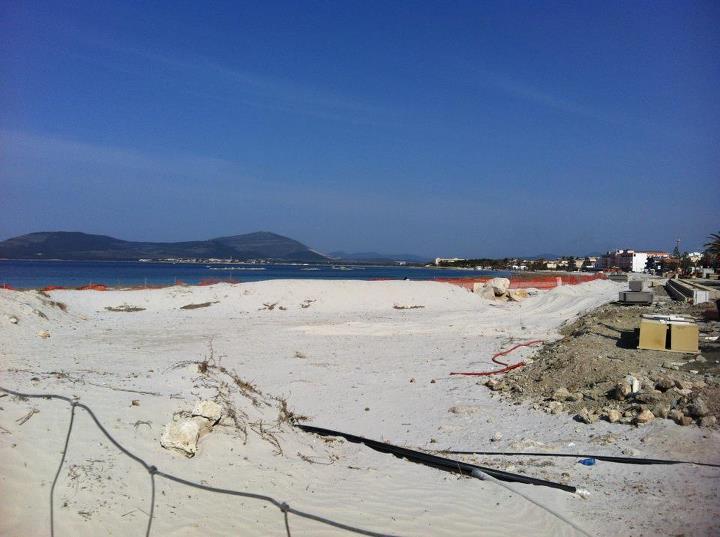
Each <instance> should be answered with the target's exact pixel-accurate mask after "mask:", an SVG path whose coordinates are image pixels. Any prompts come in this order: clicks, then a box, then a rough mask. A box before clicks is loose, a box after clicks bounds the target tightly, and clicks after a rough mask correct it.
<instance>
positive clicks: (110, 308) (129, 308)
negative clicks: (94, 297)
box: [105, 304, 145, 313]
mask: <svg viewBox="0 0 720 537" xmlns="http://www.w3.org/2000/svg"><path fill="white" fill-rule="evenodd" d="M105 309H106V310H107V311H120V312H126V313H132V312H135V311H145V308H142V307H140V306H130V305H129V304H122V305H120V306H107V307H106V308H105Z"/></svg>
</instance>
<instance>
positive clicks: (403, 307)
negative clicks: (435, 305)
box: [393, 304, 425, 310]
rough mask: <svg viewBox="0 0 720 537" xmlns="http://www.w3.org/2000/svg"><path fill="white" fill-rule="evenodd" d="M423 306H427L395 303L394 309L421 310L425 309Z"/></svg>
mask: <svg viewBox="0 0 720 537" xmlns="http://www.w3.org/2000/svg"><path fill="white" fill-rule="evenodd" d="M423 308H425V306H415V305H412V306H401V305H400V304H395V305H393V309H396V310H420V309H423Z"/></svg>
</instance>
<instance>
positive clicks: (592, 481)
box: [0, 280, 720, 536]
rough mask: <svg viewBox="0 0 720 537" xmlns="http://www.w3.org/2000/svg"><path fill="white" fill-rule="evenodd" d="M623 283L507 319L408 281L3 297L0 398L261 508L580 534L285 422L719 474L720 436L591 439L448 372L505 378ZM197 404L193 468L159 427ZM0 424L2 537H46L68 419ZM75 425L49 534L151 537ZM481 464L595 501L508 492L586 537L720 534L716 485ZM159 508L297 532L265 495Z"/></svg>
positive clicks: (139, 494) (159, 528)
mask: <svg viewBox="0 0 720 537" xmlns="http://www.w3.org/2000/svg"><path fill="white" fill-rule="evenodd" d="M621 288H623V286H622V285H621V284H617V283H613V282H610V281H603V280H600V281H595V282H591V283H585V284H581V285H575V286H563V287H558V288H555V289H552V290H550V291H543V292H540V293H538V294H537V295H535V296H531V297H529V298H527V299H526V300H524V301H522V302H507V303H495V302H490V301H487V300H484V299H482V298H481V297H479V296H477V295H475V294H473V293H471V292H468V291H467V290H466V289H463V288H461V287H458V286H454V285H450V284H447V283H438V282H414V281H378V282H368V281H320V280H315V281H311V280H274V281H266V282H256V283H243V284H235V285H230V284H217V285H211V286H204V287H169V288H165V289H155V290H129V291H123V290H114V291H103V292H97V291H66V290H59V291H52V292H49V293H47V294H46V295H42V294H40V293H38V292H35V291H25V292H19V291H0V367H1V370H2V376H1V378H2V381H1V382H0V385H2V386H3V387H6V388H9V389H13V390H17V391H21V392H31V393H56V394H62V395H65V396H68V397H77V398H79V400H80V401H81V402H82V403H84V404H86V405H88V406H89V407H91V408H92V409H93V410H94V412H95V413H96V415H97V416H98V418H99V419H100V421H101V422H102V423H103V424H104V425H105V426H106V427H107V428H108V430H109V432H110V433H111V434H112V435H114V436H115V437H116V438H117V440H118V442H120V443H121V444H122V445H123V446H125V447H127V448H128V449H130V450H131V451H133V452H134V453H136V454H137V455H138V456H140V457H142V458H143V459H145V460H147V461H150V462H151V463H152V464H154V465H156V466H157V467H158V468H159V469H160V470H161V471H164V472H168V473H172V474H174V475H177V476H181V477H184V478H186V479H189V480H193V481H197V482H202V483H204V484H207V485H210V486H213V487H221V488H232V489H237V490H245V491H251V492H255V493H258V494H266V495H269V496H272V497H273V498H277V499H278V500H280V501H284V502H287V503H288V504H289V505H291V506H292V507H294V508H297V509H300V510H303V511H306V512H310V513H314V514H316V515H319V516H323V517H327V518H331V519H333V520H335V521H338V522H341V523H344V524H350V525H353V526H357V527H361V528H364V529H366V530H370V531H375V532H382V533H388V534H393V535H428V536H429V535H479V534H482V535H490V536H493V535H578V534H579V533H578V532H577V531H576V530H574V529H573V528H572V527H570V526H569V525H567V524H566V523H564V522H562V521H561V520H559V519H558V518H556V517H554V516H553V515H551V514H549V513H548V512H546V511H544V510H542V509H541V508H539V507H537V506H535V505H533V504H532V503H530V502H528V501H527V500H526V499H524V498H522V497H520V496H518V495H515V494H513V493H512V492H510V491H508V490H506V489H504V488H502V487H499V486H498V485H497V484H495V483H492V482H488V481H480V480H478V479H473V478H468V477H461V476H457V475H454V474H450V473H446V472H442V471H439V470H436V469H433V468H429V467H426V466H422V465H418V464H414V463H412V462H408V461H406V460H401V459H398V458H395V457H393V456H391V455H388V454H381V453H378V452H376V451H373V450H371V449H370V448H368V447H366V446H364V445H360V444H353V443H348V442H345V441H342V440H338V439H329V438H323V437H319V436H316V435H313V434H308V433H305V432H303V431H300V430H298V429H297V428H295V427H293V426H292V422H293V421H294V420H295V418H296V417H300V416H302V417H306V418H307V421H304V423H308V424H310V425H315V426H318V427H325V428H329V429H335V430H338V431H343V432H347V433H352V434H355V435H360V436H365V437H368V438H372V439H376V440H384V441H386V442H390V443H392V444H396V445H400V446H405V447H409V448H413V449H419V450H427V451H436V450H443V449H455V450H498V451H501V450H508V451H510V450H512V451H535V452H566V453H567V452H578V453H598V454H609V455H632V456H644V457H656V458H668V459H675V458H679V459H685V460H697V461H703V462H714V463H717V462H720V455H718V452H717V447H716V446H717V445H718V441H720V434H719V433H718V432H717V430H716V429H704V428H700V427H696V426H692V427H680V426H678V425H676V424H674V423H672V422H671V421H669V420H656V421H654V422H652V423H650V424H648V425H645V426H641V427H630V426H623V425H620V424H610V423H607V422H603V421H598V422H596V423H593V424H590V425H586V424H579V423H577V422H575V421H573V420H572V416H569V415H566V414H561V415H551V414H548V413H545V412H542V411H540V410H534V409H533V408H532V407H531V406H530V405H527V404H513V403H512V402H511V401H509V400H506V399H503V398H500V397H497V396H495V395H493V394H492V392H490V391H489V390H487V389H486V388H485V387H484V386H481V385H479V384H478V382H479V381H478V379H477V378H474V377H456V376H450V375H449V373H450V372H452V371H465V370H488V369H493V368H494V367H497V366H495V365H494V364H492V363H491V362H490V357H491V355H492V354H493V353H496V352H498V351H500V350H502V349H506V348H508V347H510V346H512V345H515V344H517V343H521V342H524V341H530V340H535V339H542V340H544V341H547V342H550V341H553V340H555V339H557V338H558V337H559V334H558V329H559V328H560V327H561V326H562V325H563V324H564V323H567V322H569V321H572V320H573V319H575V318H577V316H578V315H580V314H583V313H585V312H587V311H590V310H592V309H593V308H596V307H598V306H600V305H602V304H605V303H607V302H609V301H612V300H615V299H616V298H617V293H618V290H619V289H621ZM533 352H535V349H533V348H529V347H528V348H521V349H518V350H517V351H515V352H514V353H513V354H511V355H510V356H509V357H508V358H509V361H511V362H516V361H518V360H521V359H523V358H527V357H529V356H531V355H532V354H533ZM200 364H205V367H204V368H203V367H199V365H200ZM201 400H213V401H216V402H218V403H219V404H220V405H221V407H223V414H224V417H223V418H222V419H221V420H220V422H219V423H218V424H217V425H215V427H214V428H213V429H212V431H211V432H210V433H209V434H207V435H206V436H204V437H202V438H201V439H200V441H199V443H198V450H197V453H196V454H195V456H194V457H192V458H188V457H185V456H183V455H182V454H179V453H177V452H175V451H172V450H168V449H165V448H163V447H162V446H161V445H160V437H161V435H162V433H163V427H164V426H165V425H166V424H167V423H169V422H172V420H173V415H174V414H175V415H176V416H181V414H180V413H182V412H190V411H191V410H192V409H193V407H194V406H195V405H196V403H198V402H199V401H201ZM0 407H1V410H0V426H1V427H2V429H0V455H1V456H0V479H1V481H0V483H2V492H3V497H4V501H3V502H2V503H1V504H0V534H2V535H13V536H30V535H41V534H42V535H44V534H47V533H48V528H49V525H50V514H49V494H50V486H51V484H52V480H53V477H54V475H55V472H56V470H57V465H58V463H59V461H60V457H61V452H62V449H63V444H64V441H65V434H66V432H67V426H68V420H69V417H70V412H69V405H68V404H67V403H64V402H61V401H49V400H38V399H31V400H22V399H20V398H17V397H11V396H7V397H3V398H2V399H0ZM33 409H36V410H37V412H33ZM284 409H288V412H290V413H291V414H290V417H289V418H288V414H287V412H285V410H284ZM233 413H234V415H235V418H236V419H235V420H233V419H232V416H231V415H230V414H233ZM28 415H29V418H28V419H27V420H26V421H23V418H24V417H27V416H28ZM283 416H284V418H283ZM75 421H76V423H75V426H74V429H73V433H72V436H71V438H70V443H69V448H68V454H67V458H66V461H65V464H64V466H63V469H62V471H61V472H60V477H59V480H58V483H57V488H56V490H55V529H56V535H103V534H107V535H130V534H133V535H139V534H142V532H144V531H145V526H146V523H147V511H148V505H149V501H150V486H149V480H148V474H147V472H146V471H145V470H144V469H143V468H142V467H140V466H139V465H138V464H137V463H135V462H134V461H132V460H131V459H129V458H127V457H125V456H123V455H122V454H121V453H120V452H119V451H118V450H117V449H116V448H115V447H114V446H113V445H112V444H110V443H109V442H108V441H107V440H106V439H105V438H104V437H103V436H102V434H101V433H100V431H99V430H98V429H97V428H96V427H95V426H94V425H93V423H92V422H91V420H90V418H89V417H88V415H87V414H85V413H84V412H81V411H78V412H77V417H76V420H75ZM463 460H467V461H472V460H473V458H472V457H470V458H465V459H463ZM476 460H477V462H479V463H480V462H481V463H482V464H486V465H488V466H493V467H496V468H500V469H505V470H509V471H515V472H521V473H525V474H527V475H531V476H535V477H540V478H543V479H548V480H553V481H557V482H562V483H566V484H571V485H574V486H576V487H578V488H580V489H583V490H586V491H587V494H583V495H581V494H571V493H568V492H564V491H560V490H553V489H549V488H546V487H539V486H531V485H520V484H514V485H512V487H513V488H515V489H517V490H518V491H521V492H522V493H524V494H526V495H529V496H530V497H532V498H534V499H536V500H538V501H540V502H542V503H543V504H545V505H547V506H548V507H550V508H552V509H554V510H556V511H558V512H559V513H561V514H562V515H563V516H565V517H567V518H568V519H569V520H571V521H573V522H574V523H575V524H577V525H578V526H579V527H581V528H583V529H584V530H585V531H587V532H588V533H589V534H591V535H598V536H611V535H618V534H627V535H634V536H639V535H677V534H683V535H687V536H689V535H698V536H699V535H710V534H713V533H715V532H717V531H719V530H720V527H719V526H718V522H717V520H718V476H720V471H719V470H718V469H714V468H702V467H697V466H694V465H680V466H671V467H670V466H627V465H620V464H610V463H601V462H598V463H597V464H596V465H594V466H584V465H581V464H578V463H577V460H576V459H572V458H570V459H550V458H542V457H533V458H522V459H520V458H501V457H495V458H488V457H483V458H477V459H476ZM155 500H156V502H155V513H154V520H153V530H152V534H153V535H174V536H175V535H177V536H185V535H188V536H189V535H198V534H202V535H231V534H237V533H242V534H243V535H284V534H285V532H286V530H285V526H284V521H283V516H282V513H281V512H280V511H279V510H278V509H277V508H275V507H273V506H271V505H268V504H265V503H262V502H260V501H257V500H252V499H248V498H237V497H232V496H221V495H217V494H213V493H209V492H203V491H199V490H195V489H189V488H186V487H183V486H180V485H178V484H176V483H172V482H169V481H167V480H163V479H158V480H157V490H156V498H155ZM289 525H290V528H291V530H292V535H341V534H345V533H346V532H344V531H342V530H339V529H337V528H333V527H330V526H327V525H323V524H320V523H318V522H315V521H312V520H306V519H301V518H298V517H296V516H292V515H291V516H290V518H289Z"/></svg>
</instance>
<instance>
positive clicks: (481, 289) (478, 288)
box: [473, 283, 495, 300]
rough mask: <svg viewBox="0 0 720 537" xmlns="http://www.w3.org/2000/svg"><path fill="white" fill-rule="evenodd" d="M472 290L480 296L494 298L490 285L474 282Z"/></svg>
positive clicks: (487, 298) (488, 298)
mask: <svg viewBox="0 0 720 537" xmlns="http://www.w3.org/2000/svg"><path fill="white" fill-rule="evenodd" d="M473 290H474V292H475V294H477V295H478V296H479V297H480V298H484V299H486V300H495V291H493V289H492V287H486V286H485V285H483V284H480V283H476V284H474V286H473Z"/></svg>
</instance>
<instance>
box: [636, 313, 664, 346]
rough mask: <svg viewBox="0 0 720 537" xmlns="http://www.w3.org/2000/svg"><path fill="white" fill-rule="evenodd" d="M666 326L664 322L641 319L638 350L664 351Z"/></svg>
mask: <svg viewBox="0 0 720 537" xmlns="http://www.w3.org/2000/svg"><path fill="white" fill-rule="evenodd" d="M667 334H668V325H667V323H666V322H665V321H658V320H654V319H642V320H641V321H640V344H639V345H638V349H648V350H653V351H664V350H665V343H666V340H667Z"/></svg>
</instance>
